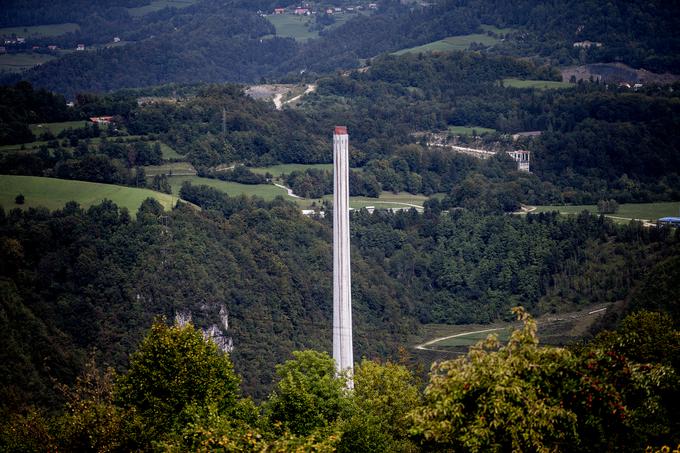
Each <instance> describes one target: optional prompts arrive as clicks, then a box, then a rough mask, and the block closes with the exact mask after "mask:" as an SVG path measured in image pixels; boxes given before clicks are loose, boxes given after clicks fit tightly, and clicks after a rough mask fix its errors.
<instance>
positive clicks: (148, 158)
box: [0, 135, 162, 187]
mask: <svg viewBox="0 0 680 453" xmlns="http://www.w3.org/2000/svg"><path fill="white" fill-rule="evenodd" d="M161 162H162V153H161V149H160V145H159V144H158V142H154V143H152V144H149V143H147V142H145V141H140V140H135V141H132V142H129V143H126V142H125V141H124V139H122V138H111V139H109V138H106V137H102V138H101V139H100V140H99V141H98V142H97V143H91V142H90V140H89V139H88V138H86V139H84V140H80V139H78V138H77V135H71V137H70V138H68V139H63V140H62V141H59V140H57V139H53V140H50V141H48V143H47V144H45V145H41V146H40V149H39V150H38V151H37V152H34V153H26V152H17V153H3V155H2V156H1V157H0V172H2V173H3V174H10V175H27V176H47V177H53V178H61V179H76V180H81V181H91V182H100V183H109V184H121V185H131V186H136V187H145V186H146V176H145V174H144V169H143V168H141V167H143V166H145V165H158V164H160V163H161Z"/></svg>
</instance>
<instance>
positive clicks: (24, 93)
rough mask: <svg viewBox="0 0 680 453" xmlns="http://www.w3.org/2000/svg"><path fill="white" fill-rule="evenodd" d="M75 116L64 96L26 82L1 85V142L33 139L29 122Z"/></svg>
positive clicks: (53, 120) (67, 119) (8, 143)
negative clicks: (37, 88) (38, 88)
mask: <svg viewBox="0 0 680 453" xmlns="http://www.w3.org/2000/svg"><path fill="white" fill-rule="evenodd" d="M73 119H77V116H75V114H74V112H72V111H70V110H69V109H68V107H67V106H66V101H65V100H64V97H63V96H60V95H57V94H54V93H51V92H49V91H47V90H34V89H33V86H32V85H31V84H30V83H27V82H19V83H18V84H16V85H15V86H0V145H12V144H15V143H27V142H32V141H34V140H35V136H34V135H33V133H32V132H31V130H30V129H29V127H28V126H29V124H31V123H42V122H45V123H49V122H58V121H69V120H73Z"/></svg>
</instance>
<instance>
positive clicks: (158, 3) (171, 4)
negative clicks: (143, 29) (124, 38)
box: [127, 0, 197, 17]
mask: <svg viewBox="0 0 680 453" xmlns="http://www.w3.org/2000/svg"><path fill="white" fill-rule="evenodd" d="M196 1H197V0H152V1H151V3H149V4H148V5H144V6H139V7H137V8H128V9H127V10H128V13H130V15H131V16H132V17H140V16H143V15H145V14H149V13H153V12H154V11H160V10H161V9H163V8H177V9H180V8H186V7H187V6H191V5H193V4H194V3H196Z"/></svg>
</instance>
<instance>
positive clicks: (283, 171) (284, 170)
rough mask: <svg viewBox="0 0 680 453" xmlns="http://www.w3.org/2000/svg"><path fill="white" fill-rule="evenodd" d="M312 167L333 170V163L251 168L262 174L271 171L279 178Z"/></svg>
mask: <svg viewBox="0 0 680 453" xmlns="http://www.w3.org/2000/svg"><path fill="white" fill-rule="evenodd" d="M312 168H315V169H319V170H327V171H333V164H280V165H272V166H270V167H252V168H250V170H251V171H252V172H253V173H258V174H260V175H264V174H267V173H269V174H271V175H272V176H274V177H275V178H278V177H279V176H281V175H287V174H290V173H293V172H294V171H305V170H309V169H312Z"/></svg>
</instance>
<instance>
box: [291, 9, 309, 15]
mask: <svg viewBox="0 0 680 453" xmlns="http://www.w3.org/2000/svg"><path fill="white" fill-rule="evenodd" d="M294 13H295V14H296V15H298V16H309V9H307V8H295V11H294Z"/></svg>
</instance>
